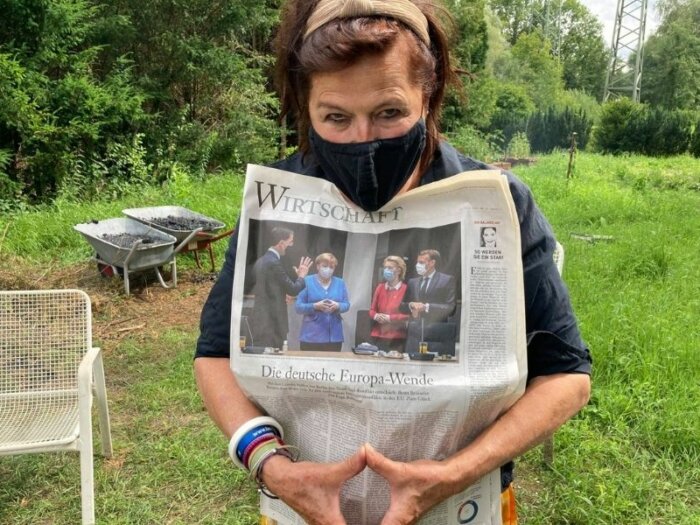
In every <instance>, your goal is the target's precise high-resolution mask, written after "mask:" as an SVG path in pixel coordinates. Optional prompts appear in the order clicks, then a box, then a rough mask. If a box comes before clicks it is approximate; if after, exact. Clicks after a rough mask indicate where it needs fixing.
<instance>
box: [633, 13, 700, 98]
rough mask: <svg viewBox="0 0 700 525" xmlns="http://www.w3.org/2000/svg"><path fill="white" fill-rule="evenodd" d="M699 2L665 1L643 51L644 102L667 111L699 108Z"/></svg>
mask: <svg viewBox="0 0 700 525" xmlns="http://www.w3.org/2000/svg"><path fill="white" fill-rule="evenodd" d="M698 27H700V0H680V1H673V2H666V4H665V6H664V9H663V20H662V23H661V25H660V26H659V29H658V30H657V32H656V33H655V34H654V35H652V36H651V37H650V38H649V41H648V42H647V43H646V46H645V52H644V79H643V84H642V100H643V101H645V102H648V103H649V104H651V105H653V106H660V107H662V108H666V109H691V110H692V109H696V108H698V107H700V32H698Z"/></svg>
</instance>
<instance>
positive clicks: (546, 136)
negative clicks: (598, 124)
mask: <svg viewBox="0 0 700 525" xmlns="http://www.w3.org/2000/svg"><path fill="white" fill-rule="evenodd" d="M592 128H593V120H592V119H591V118H589V117H588V115H586V113H585V112H584V111H583V110H582V109H579V110H575V109H572V108H568V107H567V108H564V109H563V110H558V109H556V108H550V109H548V110H547V111H538V112H537V113H534V114H533V115H531V116H530V119H529V121H528V124H527V137H528V139H529V141H530V146H531V148H532V150H533V151H536V152H538V153H549V152H551V151H552V150H554V149H556V148H561V149H567V148H569V147H570V146H571V137H572V134H573V133H576V135H577V137H576V144H577V145H578V147H579V148H581V149H585V147H586V146H587V145H588V139H589V138H590V135H591V129H592Z"/></svg>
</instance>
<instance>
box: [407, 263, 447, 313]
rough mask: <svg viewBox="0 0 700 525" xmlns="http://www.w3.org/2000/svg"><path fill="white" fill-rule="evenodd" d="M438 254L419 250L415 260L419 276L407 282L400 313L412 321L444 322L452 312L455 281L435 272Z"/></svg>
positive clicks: (437, 264)
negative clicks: (408, 314)
mask: <svg viewBox="0 0 700 525" xmlns="http://www.w3.org/2000/svg"><path fill="white" fill-rule="evenodd" d="M439 265H440V252H438V251H437V250H423V251H421V252H420V253H419V254H418V258H417V260H416V273H417V274H418V275H419V277H414V278H412V279H409V280H408V288H407V290H406V295H405V296H404V301H403V302H402V303H401V311H403V312H406V313H409V312H410V314H411V316H412V317H413V318H414V319H424V320H425V321H430V322H441V321H446V320H447V318H448V317H449V316H450V315H452V312H454V309H455V292H456V288H455V278H454V276H452V275H447V274H446V273H441V272H438V271H437V269H438V267H439Z"/></svg>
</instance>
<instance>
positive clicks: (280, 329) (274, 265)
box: [251, 228, 312, 348]
mask: <svg viewBox="0 0 700 525" xmlns="http://www.w3.org/2000/svg"><path fill="white" fill-rule="evenodd" d="M271 235H272V239H271V241H272V245H271V246H270V247H269V248H268V249H267V251H266V252H265V254H264V255H263V256H262V257H260V258H259V259H258V260H257V261H256V262H255V266H254V267H253V273H254V275H255V285H254V287H253V293H254V294H255V303H254V305H253V312H252V316H251V318H252V326H251V329H252V332H253V340H252V341H251V342H252V344H253V345H255V346H271V347H274V348H282V342H283V341H284V340H285V339H287V331H288V330H289V323H288V320H287V300H286V299H287V295H291V296H295V295H297V294H298V293H299V292H301V291H302V290H303V289H304V286H305V285H304V277H306V275H307V274H308V273H309V268H310V267H311V263H312V261H311V259H310V258H309V257H302V258H301V260H300V261H299V266H298V267H294V271H295V272H296V275H297V278H296V280H292V279H291V278H290V277H289V275H288V274H287V271H286V270H285V269H284V265H283V264H282V261H281V258H282V257H283V256H284V254H285V253H286V252H287V249H288V248H289V247H290V246H292V245H293V244H294V232H293V231H292V230H289V229H287V228H273V229H272V232H271Z"/></svg>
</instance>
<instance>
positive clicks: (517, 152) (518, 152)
mask: <svg viewBox="0 0 700 525" xmlns="http://www.w3.org/2000/svg"><path fill="white" fill-rule="evenodd" d="M506 156H507V157H513V158H516V159H524V158H527V157H529V156H530V141H529V140H528V139H527V134H526V133H523V132H522V131H521V132H518V133H516V134H515V135H513V139H512V140H511V141H510V143H509V144H508V148H507V149H506Z"/></svg>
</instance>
